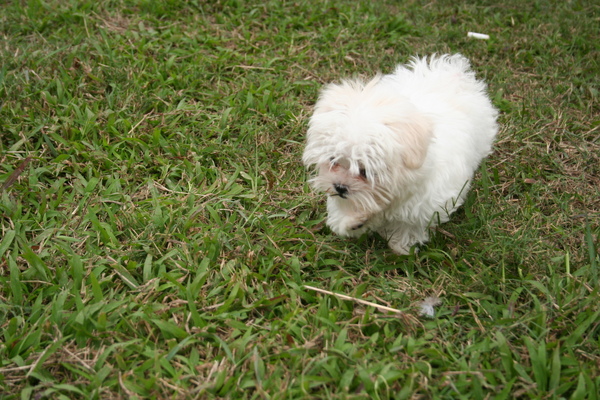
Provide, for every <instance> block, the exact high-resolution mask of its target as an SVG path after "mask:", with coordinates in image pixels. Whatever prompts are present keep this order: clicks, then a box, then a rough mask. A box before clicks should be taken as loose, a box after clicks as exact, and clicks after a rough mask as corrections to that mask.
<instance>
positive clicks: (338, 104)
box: [302, 54, 498, 254]
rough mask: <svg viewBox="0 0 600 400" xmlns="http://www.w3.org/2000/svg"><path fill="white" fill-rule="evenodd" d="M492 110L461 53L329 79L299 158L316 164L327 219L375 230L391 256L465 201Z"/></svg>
mask: <svg viewBox="0 0 600 400" xmlns="http://www.w3.org/2000/svg"><path fill="white" fill-rule="evenodd" d="M496 116H497V111H496V110H495V109H494V107H493V106H492V104H491V102H490V100H489V99H488V97H487V95H486V86H485V84H484V83H483V82H481V81H478V80H476V78H475V74H474V73H473V72H472V71H471V70H470V66H469V61H468V60H467V59H466V58H465V57H463V56H461V55H460V54H456V55H452V56H449V55H443V56H439V57H436V56H432V57H430V58H429V59H427V58H426V57H425V58H413V59H412V61H411V62H410V63H409V64H408V65H406V66H405V65H400V66H398V67H397V69H396V71H395V72H394V73H393V74H391V75H384V76H376V77H375V78H374V79H372V80H371V81H370V82H366V83H365V82H363V81H361V80H348V81H344V82H342V83H341V84H329V85H327V86H326V87H325V88H324V89H323V91H322V92H321V95H320V97H319V100H318V102H317V104H316V106H315V110H314V114H313V116H312V117H311V119H310V123H309V129H308V134H307V143H306V148H305V150H304V155H303V157H302V159H303V161H304V164H305V165H306V166H314V167H315V169H316V171H317V174H316V176H315V177H314V178H312V179H311V183H312V185H313V187H314V188H315V189H316V190H318V191H320V192H324V193H326V194H328V195H329V197H328V198H327V211H328V218H327V225H329V226H330V227H331V229H332V230H333V231H334V232H336V233H337V234H339V235H342V236H359V235H361V234H362V233H364V232H365V231H376V232H378V233H380V234H381V235H382V236H383V237H385V238H387V239H388V243H389V246H390V247H391V248H392V249H393V250H394V251H395V252H396V253H399V254H406V253H408V251H409V249H410V247H411V246H412V245H414V244H416V243H424V242H426V241H427V240H428V238H429V234H428V229H429V227H431V226H435V225H437V224H439V223H442V222H446V221H447V220H448V218H449V216H450V214H452V212H454V211H455V210H456V209H457V208H458V207H459V206H460V205H461V204H462V203H463V201H464V199H465V197H466V194H467V191H468V189H469V185H470V182H471V179H472V177H473V173H474V172H475V170H476V169H477V168H478V166H479V163H480V162H481V160H482V159H483V158H484V157H485V156H486V155H488V154H489V153H490V151H491V148H492V143H493V141H494V137H495V136H496V132H497V130H498V127H497V124H496ZM340 185H341V186H343V187H344V188H345V190H346V192H343V193H341V195H340V192H339V191H338V190H336V189H335V187H336V186H337V187H338V188H339V187H341V186H340Z"/></svg>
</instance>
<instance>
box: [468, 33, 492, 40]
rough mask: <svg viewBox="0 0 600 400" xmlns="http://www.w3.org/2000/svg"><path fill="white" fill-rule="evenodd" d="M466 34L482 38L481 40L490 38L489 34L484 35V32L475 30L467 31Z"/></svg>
mask: <svg viewBox="0 0 600 400" xmlns="http://www.w3.org/2000/svg"><path fill="white" fill-rule="evenodd" d="M467 36H468V37H472V38H475V39H483V40H488V39H489V38H490V35H486V34H485V33H477V32H468V33H467Z"/></svg>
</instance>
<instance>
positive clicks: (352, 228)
mask: <svg viewBox="0 0 600 400" xmlns="http://www.w3.org/2000/svg"><path fill="white" fill-rule="evenodd" d="M364 226H365V223H364V222H362V223H360V224H358V225H354V226H353V227H351V228H350V229H351V230H353V231H357V230H359V229H360V228H362V227H364Z"/></svg>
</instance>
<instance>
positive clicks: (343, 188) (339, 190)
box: [333, 183, 348, 199]
mask: <svg viewBox="0 0 600 400" xmlns="http://www.w3.org/2000/svg"><path fill="white" fill-rule="evenodd" d="M333 188H334V189H335V191H336V192H337V193H338V194H339V195H340V197H341V198H342V199H345V198H346V194H348V186H346V185H340V184H339V183H334V184H333Z"/></svg>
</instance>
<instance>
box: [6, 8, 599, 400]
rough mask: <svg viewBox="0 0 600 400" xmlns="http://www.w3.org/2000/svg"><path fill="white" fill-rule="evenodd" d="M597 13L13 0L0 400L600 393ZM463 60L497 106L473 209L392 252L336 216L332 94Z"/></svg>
mask: <svg viewBox="0 0 600 400" xmlns="http://www.w3.org/2000/svg"><path fill="white" fill-rule="evenodd" d="M599 15H600V4H598V2H596V1H584V0H573V1H517V0H506V1H503V2H497V1H487V0H482V1H472V2H457V1H454V0H439V1H429V0H423V1H422V0H407V1H394V0H380V1H370V0H361V1H356V0H338V1H335V2H334V1H317V0H297V1H283V0H281V1H271V0H266V1H264V2H253V1H244V0H218V1H202V0H188V1H177V0H164V1H152V0H94V1H92V0H5V1H3V2H2V3H1V4H0V338H1V339H0V398H2V399H71V398H80V399H136V398H137V399H211V398H229V399H255V398H256V399H263V398H264V399H304V398H306V399H330V398H331V399H387V398H393V399H459V398H460V399H485V398H489V399H491V398H494V399H513V398H522V399H542V398H543V399H560V398H565V399H598V398H599V397H600V395H598V393H599V392H600V307H599V304H600V294H599V289H600V283H599V280H598V274H599V269H600V267H599V265H600V258H599V256H598V244H599V243H600V193H599V192H600V128H599V126H600V103H599V98H598V96H599V90H600V81H599V78H598V76H599V75H600V29H599ZM469 31H472V32H479V33H485V34H488V35H489V36H490V38H489V40H479V39H476V38H470V37H467V32H469ZM455 52H460V53H462V54H464V55H465V56H467V57H468V58H469V59H471V61H472V65H473V68H474V70H475V71H476V72H477V76H478V77H480V78H481V79H485V80H486V82H487V83H488V85H489V93H490V96H491V98H492V99H493V102H494V104H495V106H496V107H497V108H498V109H499V110H500V112H501V114H500V119H499V122H500V125H501V130H500V132H499V136H498V140H497V143H496V145H495V151H494V153H493V154H492V155H491V156H490V157H489V158H488V159H487V160H486V162H485V163H484V164H483V165H482V166H481V168H480V170H479V172H478V174H477V176H476V179H475V182H474V184H473V188H472V190H471V192H470V194H469V197H468V200H467V202H466V204H465V205H464V206H463V207H462V208H461V209H460V211H459V212H457V213H456V214H455V215H454V216H453V217H452V219H451V221H450V222H448V223H446V224H444V225H442V226H441V227H440V229H438V230H436V231H435V232H433V233H432V240H431V242H430V243H428V244H427V245H424V246H421V247H420V248H419V249H418V251H414V250H416V249H414V250H413V251H412V252H411V254H410V255H407V256H397V255H395V254H393V253H392V252H391V251H390V250H389V249H388V248H387V245H386V243H385V241H384V240H382V238H380V237H376V236H364V237H361V238H359V239H344V238H340V237H337V236H335V235H334V234H332V232H331V231H330V230H329V229H328V228H327V227H326V226H325V222H324V221H325V216H326V213H325V203H324V198H323V197H322V196H320V195H318V194H315V193H313V192H312V190H311V189H310V187H309V186H308V185H307V183H306V181H307V178H308V172H307V171H306V170H305V169H304V167H303V165H302V162H301V154H302V150H303V143H304V138H305V132H306V128H307V120H308V118H309V116H310V114H311V110H312V106H313V105H314V102H315V100H316V98H317V95H318V91H319V89H320V88H321V87H322V86H323V84H325V83H327V82H331V81H336V80H339V79H341V78H342V77H352V76H358V75H360V76H365V77H367V76H371V75H373V74H375V73H377V72H378V71H381V72H384V73H389V72H391V71H392V70H393V68H394V66H395V65H396V64H398V63H403V62H406V61H407V60H408V59H409V57H410V56H412V55H416V54H419V55H426V54H431V53H438V54H441V53H455ZM307 286H309V287H307ZM310 287H314V288H317V289H320V290H325V291H328V292H331V294H327V293H322V292H319V291H315V290H313V289H311V288H310ZM339 295H345V296H348V297H340V296H339ZM427 297H435V298H439V301H440V304H438V305H437V306H436V307H435V315H434V316H433V317H426V316H422V315H420V308H419V305H420V302H422V301H423V300H424V299H425V298H427ZM354 299H356V300H354ZM357 300H362V301H363V302H359V301H357ZM365 301H367V302H370V303H374V304H376V305H379V306H385V307H388V308H391V309H394V310H398V312H390V311H386V310H384V309H381V308H380V307H377V306H375V305H372V304H370V303H364V302H365Z"/></svg>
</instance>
